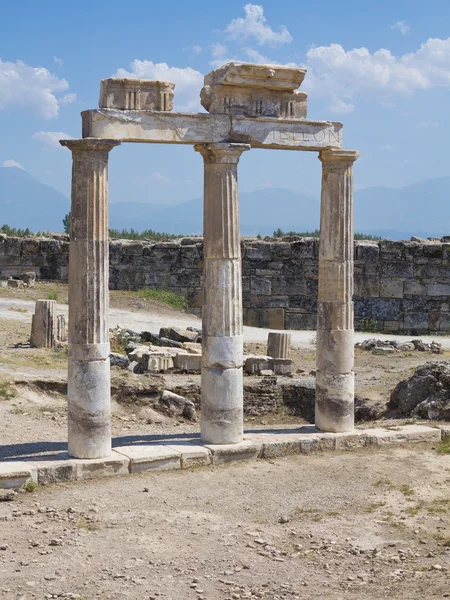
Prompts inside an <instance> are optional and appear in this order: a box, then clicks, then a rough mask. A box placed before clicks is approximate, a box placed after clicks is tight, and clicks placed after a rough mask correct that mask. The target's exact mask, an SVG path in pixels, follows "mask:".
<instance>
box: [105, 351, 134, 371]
mask: <svg viewBox="0 0 450 600" xmlns="http://www.w3.org/2000/svg"><path fill="white" fill-rule="evenodd" d="M109 361H110V364H111V367H120V368H122V369H126V368H127V367H128V365H129V364H130V359H129V358H128V357H127V356H125V355H123V354H119V353H118V352H111V353H110V355H109Z"/></svg>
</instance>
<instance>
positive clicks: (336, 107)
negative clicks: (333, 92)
mask: <svg viewBox="0 0 450 600" xmlns="http://www.w3.org/2000/svg"><path fill="white" fill-rule="evenodd" d="M328 110H331V112H335V113H338V114H340V115H347V114H348V113H351V112H353V111H354V110H355V105H354V104H352V103H351V102H347V101H346V100H344V99H343V98H339V97H337V96H333V97H332V98H331V102H330V104H329V105H328Z"/></svg>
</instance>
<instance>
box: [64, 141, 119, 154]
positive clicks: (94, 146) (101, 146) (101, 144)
mask: <svg viewBox="0 0 450 600" xmlns="http://www.w3.org/2000/svg"><path fill="white" fill-rule="evenodd" d="M59 143H60V144H61V146H65V147H66V148H69V150H71V151H72V152H73V153H74V154H75V153H77V152H85V151H97V152H109V151H110V150H112V149H113V148H114V147H115V146H120V144H121V143H122V141H121V140H112V139H110V140H101V139H97V138H80V139H75V140H59Z"/></svg>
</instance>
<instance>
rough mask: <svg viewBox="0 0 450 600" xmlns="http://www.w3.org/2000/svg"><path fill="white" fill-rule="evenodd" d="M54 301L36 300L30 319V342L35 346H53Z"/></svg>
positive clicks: (54, 330)
mask: <svg viewBox="0 0 450 600" xmlns="http://www.w3.org/2000/svg"><path fill="white" fill-rule="evenodd" d="M55 334H56V301H55V300H36V305H35V309H34V315H33V316H32V319H31V338H30V342H31V344H32V345H33V346H36V348H54V347H55V339H56V335H55Z"/></svg>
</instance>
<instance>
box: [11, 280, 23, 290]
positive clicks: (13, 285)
mask: <svg viewBox="0 0 450 600" xmlns="http://www.w3.org/2000/svg"><path fill="white" fill-rule="evenodd" d="M8 287H11V288H23V287H25V283H24V282H23V281H22V280H21V279H8Z"/></svg>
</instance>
